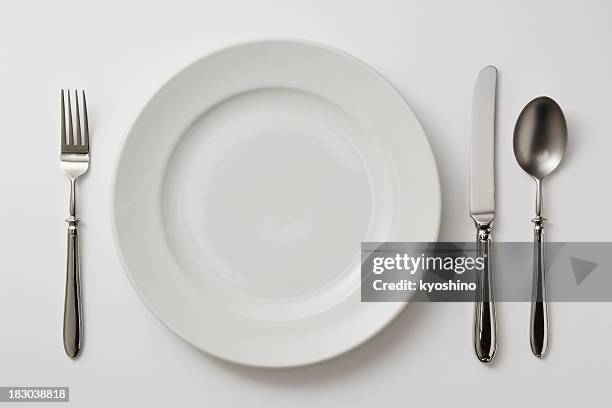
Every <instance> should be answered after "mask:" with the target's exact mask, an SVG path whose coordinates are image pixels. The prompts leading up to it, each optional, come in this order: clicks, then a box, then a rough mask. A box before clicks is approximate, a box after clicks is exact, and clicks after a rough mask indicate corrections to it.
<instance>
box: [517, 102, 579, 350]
mask: <svg viewBox="0 0 612 408" xmlns="http://www.w3.org/2000/svg"><path fill="white" fill-rule="evenodd" d="M566 145H567V124H566V122H565V116H563V111H562V110H561V108H560V107H559V105H558V104H557V103H556V102H555V101H553V100H552V99H550V98H549V97H546V96H541V97H539V98H536V99H534V100H532V101H531V102H529V103H528V104H527V106H525V108H524V109H523V110H522V112H521V114H520V115H519V117H518V119H517V121H516V125H515V126H514V140H513V148H514V157H516V161H517V162H518V164H519V166H521V168H522V169H523V170H525V172H527V174H529V175H531V176H532V177H533V178H534V179H535V181H536V189H537V190H536V216H535V218H534V219H533V220H531V221H533V223H534V237H533V239H534V246H533V275H534V276H533V293H532V300H531V330H530V340H531V351H533V354H535V355H536V356H537V357H542V356H543V355H544V353H545V352H546V346H547V345H548V306H547V304H546V276H545V270H544V265H545V264H544V222H545V221H546V219H545V218H543V217H542V180H543V179H544V178H545V177H546V176H548V175H549V174H550V173H552V172H553V171H554V170H555V169H556V168H557V166H559V163H561V160H562V159H563V155H564V154H565V147H566Z"/></svg>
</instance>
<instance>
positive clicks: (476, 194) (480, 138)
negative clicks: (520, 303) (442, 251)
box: [470, 66, 497, 363]
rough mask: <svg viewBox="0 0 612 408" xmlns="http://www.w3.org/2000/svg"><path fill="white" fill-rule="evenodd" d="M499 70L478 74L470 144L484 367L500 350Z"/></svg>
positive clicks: (477, 314)
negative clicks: (494, 258)
mask: <svg viewBox="0 0 612 408" xmlns="http://www.w3.org/2000/svg"><path fill="white" fill-rule="evenodd" d="M496 86H497V69H496V68H495V67H493V66H487V67H485V68H483V69H482V70H481V71H480V73H479V74H478V78H477V79H476V85H475V87H474V97H473V101H472V134H471V143H470V215H471V216H472V218H473V219H474V222H475V224H476V230H477V236H476V256H477V257H478V258H482V259H483V261H484V262H483V265H484V267H483V268H482V269H481V270H478V271H477V274H476V299H475V302H474V332H473V340H474V351H475V352H476V356H477V357H478V359H479V360H480V361H482V362H483V363H488V362H489V361H491V360H493V357H494V356H495V351H496V350H497V323H496V318H495V298H494V293H493V278H492V268H491V266H492V262H491V256H490V251H491V227H492V225H493V219H494V218H495V97H496Z"/></svg>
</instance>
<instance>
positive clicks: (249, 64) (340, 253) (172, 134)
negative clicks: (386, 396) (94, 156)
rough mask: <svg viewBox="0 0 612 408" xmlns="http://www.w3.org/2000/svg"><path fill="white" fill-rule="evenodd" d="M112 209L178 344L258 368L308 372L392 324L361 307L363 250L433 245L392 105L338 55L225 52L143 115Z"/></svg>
mask: <svg viewBox="0 0 612 408" xmlns="http://www.w3.org/2000/svg"><path fill="white" fill-rule="evenodd" d="M113 190H114V191H113V198H112V208H113V225H114V232H115V238H116V243H117V247H118V249H119V253H120V256H121V259H122V262H123V265H124V267H125V270H126V271H127V274H128V277H129V278H130V280H131V282H132V284H133V285H134V288H135V289H136V291H137V292H138V294H139V295H140V297H141V298H142V299H143V301H144V302H145V304H146V305H147V306H148V307H149V308H150V309H151V311H152V312H153V313H154V314H155V315H156V316H157V317H158V318H159V319H160V320H161V321H162V322H163V323H164V324H165V325H166V326H168V327H169V328H170V329H171V330H172V331H173V332H175V333H176V334H178V335H179V336H180V337H182V338H183V339H185V340H186V341H188V342H189V343H191V344H193V345H194V346H196V347H198V348H200V349H202V350H204V351H206V352H208V353H211V354H213V355H215V356H217V357H220V358H223V359H226V360H230V361H233V362H237V363H242V364H248V365H253V366H261V367H288V366H297V365H303V364H309V363H314V362H317V361H321V360H324V359H328V358H331V357H333V356H336V355H338V354H340V353H343V352H345V351H347V350H349V349H351V348H353V347H355V346H357V345H359V344H360V343H362V342H363V341H365V340H367V339H368V338H370V337H371V336H372V335H374V334H376V333H377V332H378V331H379V330H381V329H382V328H383V327H384V326H385V325H386V324H387V323H389V322H390V321H391V320H392V319H393V318H394V317H395V316H396V315H397V314H398V312H400V311H401V309H402V308H403V307H404V304H403V303H361V302H360V290H359V284H360V273H359V263H360V242H361V241H387V240H389V241H404V240H405V241H435V240H436V239H437V234H438V227H439V223H440V189H439V181H438V176H437V172H436V166H435V162H434V157H433V155H432V152H431V149H430V147H429V144H428V142H427V138H426V137H425V134H424V133H423V130H422V128H421V126H420V125H419V122H418V121H417V119H416V117H415V116H414V114H413V113H412V111H411V110H410V108H409V107H408V105H407V104H406V102H405V101H404V100H403V99H402V97H401V96H400V94H399V93H398V92H397V91H396V90H395V89H394V88H393V87H392V86H391V85H390V84H389V83H388V82H387V81H385V80H384V79H383V78H382V77H381V76H380V75H379V74H378V73H376V72H375V71H374V70H373V69H372V68H370V67H368V66H367V65H365V64H363V63H362V62H360V61H358V60H357V59H355V58H353V57H351V56H349V55H347V54H345V53H343V52H340V51H338V50H336V49H333V48H330V47H327V46H323V45H319V44H314V43H308V42H299V41H282V40H278V41H261V42H254V43H248V44H243V45H238V46H234V47H231V48H227V49H224V50H221V51H219V52H216V53H214V54H212V55H209V56H207V57H205V58H202V59H200V60H199V61H197V62H195V63H193V64H191V65H190V66H189V67H187V68H186V69H184V70H183V71H181V72H180V73H179V74H177V75H176V76H175V77H174V78H172V79H171V80H170V81H169V82H168V83H166V84H165V85H164V86H163V87H162V88H161V89H160V90H159V91H158V92H157V93H156V94H155V95H154V96H153V98H152V99H151V100H150V101H149V102H148V103H147V105H146V106H145V108H144V109H143V111H142V112H141V114H140V115H139V116H138V118H137V119H136V122H135V123H134V125H133V127H132V129H131V130H130V133H129V135H128V137H127V139H126V141H125V144H124V146H123V149H122V151H121V155H120V157H119V161H118V164H117V168H116V174H115V180H114V189H113Z"/></svg>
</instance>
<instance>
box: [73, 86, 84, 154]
mask: <svg viewBox="0 0 612 408" xmlns="http://www.w3.org/2000/svg"><path fill="white" fill-rule="evenodd" d="M74 103H75V115H76V120H75V124H74V126H75V127H76V140H75V142H74V143H75V144H76V145H80V144H81V143H82V139H81V116H80V114H79V94H78V92H77V90H76V89H75V91H74Z"/></svg>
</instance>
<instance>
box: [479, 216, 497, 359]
mask: <svg viewBox="0 0 612 408" xmlns="http://www.w3.org/2000/svg"><path fill="white" fill-rule="evenodd" d="M490 251H491V229H490V225H486V226H478V237H477V239H476V256H477V257H478V258H482V259H483V260H484V266H483V268H482V270H478V271H477V275H476V302H475V305H474V306H475V309H474V350H475V351H476V356H477V357H478V359H479V360H480V361H481V362H483V363H488V362H489V361H491V360H493V357H494V356H495V350H496V348H497V327H496V321H495V300H494V296H493V280H492V271H491V270H492V268H491V266H492V263H491V253H490Z"/></svg>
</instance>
